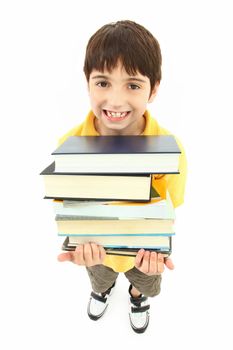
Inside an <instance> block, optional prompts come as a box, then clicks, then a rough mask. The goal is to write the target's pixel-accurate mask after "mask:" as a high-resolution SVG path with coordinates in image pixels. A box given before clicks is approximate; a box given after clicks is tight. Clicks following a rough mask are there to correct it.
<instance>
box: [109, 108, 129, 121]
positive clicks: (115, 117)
mask: <svg viewBox="0 0 233 350" xmlns="http://www.w3.org/2000/svg"><path fill="white" fill-rule="evenodd" d="M103 111H104V114H105V115H106V117H107V119H108V120H111V121H120V120H123V119H125V118H126V117H127V116H128V114H129V113H130V112H129V111H128V112H113V111H109V110H106V109H104V110H103Z"/></svg>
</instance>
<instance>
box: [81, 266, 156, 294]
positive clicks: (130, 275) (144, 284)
mask: <svg viewBox="0 0 233 350" xmlns="http://www.w3.org/2000/svg"><path fill="white" fill-rule="evenodd" d="M86 269H87V272H88V275H89V277H90V281H91V285H92V289H93V291H95V292H96V293H103V292H105V291H106V290H107V289H109V288H110V287H111V286H112V285H113V283H114V282H115V281H116V279H117V277H118V274H119V273H118V272H115V271H114V270H112V269H111V268H110V267H107V266H104V265H95V266H91V267H87V268H86ZM125 276H126V278H127V279H128V280H129V282H130V283H131V284H132V285H133V286H134V287H135V288H137V290H139V291H140V292H141V293H142V294H143V295H145V296H147V297H154V296H156V295H158V294H159V293H160V284H161V280H162V276H161V275H154V276H147V275H145V274H144V273H142V272H141V271H139V270H138V269H137V268H136V267H133V268H132V269H131V270H129V271H127V272H125Z"/></svg>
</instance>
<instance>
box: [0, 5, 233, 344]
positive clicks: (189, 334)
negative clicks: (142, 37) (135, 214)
mask: <svg viewBox="0 0 233 350" xmlns="http://www.w3.org/2000/svg"><path fill="white" fill-rule="evenodd" d="M230 3H231V1H204V0H203V1H155V0H154V1H149V0H144V1H130V0H128V1H120V0H118V1H115V2H111V1H103V0H99V1H95V2H91V1H89V2H87V1H86V2H85V3H83V4H82V8H81V7H80V6H81V4H80V2H79V1H70V0H66V1H53V0H46V1H44V0H40V1H33V0H31V1H26V0H22V1H11V0H9V1H2V2H1V5H0V36H1V39H0V40H1V41H0V50H1V53H0V99H1V103H0V109H1V111H0V116H1V137H0V142H1V157H0V163H1V204H2V205H1V254H0V266H1V289H0V293H1V298H0V302H1V305H0V306H1V308H0V310H1V311H0V317H1V338H0V342H2V343H3V344H2V345H1V349H4V350H5V349H15V348H24V349H33V350H37V349H42V348H50V349H65V348H67V349H68V348H72V349H76V348H77V349H78V348H80V346H85V348H88V349H89V348H94V349H102V347H103V346H111V348H112V349H117V348H118V347H119V346H123V345H122V344H123V342H125V347H127V348H129V347H131V348H133V347H136V348H146V347H149V346H150V347H151V345H152V346H155V347H156V348H158V349H159V348H163V349H171V348H175V349H178V348H179V349H189V350H192V349H197V348H198V349H204V348H208V349H210V348H224V349H232V346H233V343H232V336H231V333H232V311H233V310H232V293H233V290H232V283H231V280H232V259H231V255H232V235H233V230H232V180H231V179H232V146H233V145H232V126H231V120H232V117H233V113H232V106H231V104H232V102H231V101H232V80H233V79H232V78H233V74H232V62H233V54H232V34H231V33H232V30H233V28H232V24H231V23H232V14H231V8H230ZM119 19H131V20H134V21H136V22H138V23H140V24H142V25H144V26H146V27H147V28H148V29H149V30H150V31H151V32H152V33H153V34H154V35H155V37H156V38H157V39H158V40H159V42H160V45H161V49H162V54H163V79H162V82H161V87H160V91H159V94H158V97H157V100H156V101H155V102H154V103H153V104H152V105H150V106H149V107H150V108H149V109H150V111H151V112H152V114H153V115H154V117H156V118H157V119H158V121H159V123H160V124H161V125H162V126H164V127H165V128H167V129H168V130H170V131H172V132H173V133H174V134H176V135H177V136H178V137H179V138H180V140H181V141H182V143H183V145H184V147H185V149H186V152H187V157H188V164H189V173H188V182H187V190H186V198H185V205H183V206H182V207H180V208H179V209H178V210H177V223H176V232H177V235H176V238H175V242H174V253H173V259H174V263H175V265H176V269H175V270H174V271H173V272H171V271H168V270H167V271H166V272H165V273H164V275H163V284H162V292H161V294H160V295H159V296H158V297H156V298H154V299H152V300H151V322H150V327H149V329H148V331H147V332H146V333H145V334H143V335H137V334H134V333H133V331H131V329H130V326H129V322H128V315H127V312H128V310H127V307H128V305H127V288H128V283H127V281H126V279H125V278H124V276H123V275H120V277H119V281H118V284H117V288H116V293H115V295H114V296H113V303H112V304H111V305H110V306H109V310H108V313H107V314H106V316H105V317H104V318H103V319H102V320H100V321H99V322H92V321H90V320H89V319H88V317H87V315H86V304H87V301H88V297H89V293H90V285H89V280H88V278H87V276H86V273H85V270H84V268H79V267H76V266H74V265H71V264H69V263H64V264H62V263H58V262H57V260H56V256H57V254H58V253H59V247H60V243H59V242H58V239H57V237H56V227H55V223H54V216H53V211H52V205H51V202H50V201H45V200H43V195H44V189H43V182H42V178H41V177H40V176H39V173H40V172H41V171H42V170H43V169H44V168H45V167H46V166H47V165H48V164H49V163H50V162H51V161H52V157H51V155H50V154H51V152H52V151H53V150H54V149H55V148H56V146H57V140H58V138H59V137H60V136H62V135H63V134H64V133H65V132H67V131H68V130H69V129H70V128H72V127H74V126H75V125H77V124H79V123H80V122H81V121H82V120H83V119H84V117H85V116H86V114H87V112H88V110H89V101H88V95H87V90H86V82H85V79H84V74H83V72H82V67H83V59H84V52H85V47H86V43H87V40H88V39H89V37H90V36H91V35H92V34H93V33H94V32H95V31H96V30H97V29H98V28H99V27H100V26H102V25H104V24H106V23H108V22H112V21H116V20H119ZM81 344H82V345H81Z"/></svg>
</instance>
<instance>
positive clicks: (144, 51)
mask: <svg viewBox="0 0 233 350" xmlns="http://www.w3.org/2000/svg"><path fill="white" fill-rule="evenodd" d="M119 60H120V61H121V62H122V64H123V66H124V68H125V70H126V72H127V73H128V74H130V75H136V73H137V71H138V72H140V73H141V74H142V75H144V76H147V77H148V78H149V79H150V85H151V89H153V88H154V86H155V84H156V83H157V82H160V80H161V64H162V55H161V51H160V46H159V43H158V41H157V40H156V39H155V37H154V36H153V35H152V34H151V33H150V32H149V31H148V30H147V29H146V28H144V27H143V26H141V25H140V24H137V23H135V22H132V21H129V20H126V21H118V22H115V23H109V24H106V25H104V26H103V27H101V28H100V29H99V30H97V32H96V33H95V34H93V35H92V36H91V38H90V39H89V41H88V44H87V48H86V56H85V61H84V73H85V75H86V79H87V81H89V78H90V74H91V72H92V71H93V70H94V69H96V70H99V71H100V72H103V71H104V69H107V70H108V71H110V72H111V70H112V69H113V68H115V67H116V65H117V63H118V61H119Z"/></svg>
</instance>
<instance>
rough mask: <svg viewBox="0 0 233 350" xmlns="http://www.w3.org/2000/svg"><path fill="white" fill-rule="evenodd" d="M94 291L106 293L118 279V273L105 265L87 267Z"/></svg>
mask: <svg viewBox="0 0 233 350" xmlns="http://www.w3.org/2000/svg"><path fill="white" fill-rule="evenodd" d="M86 269H87V272H88V275H89V278H90V282H91V285H92V289H93V291H95V292H96V293H104V292H105V291H106V290H108V289H109V288H111V287H112V285H113V284H114V282H115V281H116V279H117V276H118V273H117V272H115V271H114V270H112V269H111V268H110V267H107V266H104V265H95V266H91V267H86Z"/></svg>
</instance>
